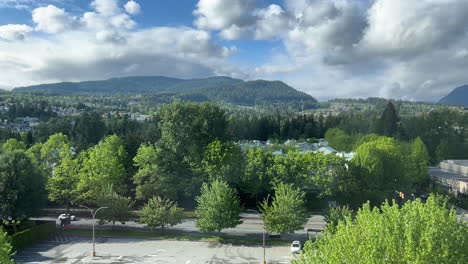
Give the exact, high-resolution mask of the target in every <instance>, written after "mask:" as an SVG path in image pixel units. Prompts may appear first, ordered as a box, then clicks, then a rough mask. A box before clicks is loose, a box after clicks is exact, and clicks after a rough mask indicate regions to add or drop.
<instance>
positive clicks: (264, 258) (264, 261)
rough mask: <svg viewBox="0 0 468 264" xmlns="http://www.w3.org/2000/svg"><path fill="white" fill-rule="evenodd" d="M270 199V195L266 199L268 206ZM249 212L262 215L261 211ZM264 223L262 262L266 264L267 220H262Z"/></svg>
mask: <svg viewBox="0 0 468 264" xmlns="http://www.w3.org/2000/svg"><path fill="white" fill-rule="evenodd" d="M269 199H270V194H268V196H267V199H266V203H267V204H268V200H269ZM249 211H253V212H255V213H257V214H259V215H261V213H260V212H259V211H257V210H253V209H249ZM262 221H263V262H262V263H263V264H266V257H265V255H266V254H265V252H266V250H265V235H266V226H265V220H263V219H262Z"/></svg>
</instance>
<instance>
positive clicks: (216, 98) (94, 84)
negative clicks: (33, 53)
mask: <svg viewBox="0 0 468 264" xmlns="http://www.w3.org/2000/svg"><path fill="white" fill-rule="evenodd" d="M13 92H15V93H34V94H44V95H57V96H68V95H116V94H125V95H137V94H145V98H149V99H151V98H153V99H154V100H155V101H168V100H172V99H174V98H180V99H182V100H186V101H196V102H205V101H211V102H218V103H230V104H235V105H241V106H255V105H270V104H287V105H295V106H300V107H301V108H305V109H309V108H314V107H315V106H316V104H317V100H316V99H315V98H314V97H312V96H311V95H309V94H306V93H304V92H300V91H297V90H295V89H294V88H292V87H290V86H288V85H287V84H285V83H284V82H281V81H265V80H256V81H243V80H240V79H234V78H230V77H223V76H220V77H210V78H201V79H177V78H170V77H164V76H134V77H122V78H111V79H108V80H102V81H85V82H61V83H52V84H40V85H34V86H27V87H18V88H15V89H13Z"/></svg>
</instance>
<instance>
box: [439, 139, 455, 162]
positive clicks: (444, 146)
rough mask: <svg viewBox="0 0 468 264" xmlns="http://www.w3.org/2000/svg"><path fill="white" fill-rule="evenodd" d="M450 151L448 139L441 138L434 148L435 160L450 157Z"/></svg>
mask: <svg viewBox="0 0 468 264" xmlns="http://www.w3.org/2000/svg"><path fill="white" fill-rule="evenodd" d="M451 152H452V151H451V149H450V146H449V141H448V140H447V139H442V140H441V141H440V143H439V145H437V148H436V150H435V156H436V161H437V162H441V161H443V160H446V159H450V158H452V155H451Z"/></svg>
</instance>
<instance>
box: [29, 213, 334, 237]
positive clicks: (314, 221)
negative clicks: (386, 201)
mask: <svg viewBox="0 0 468 264" xmlns="http://www.w3.org/2000/svg"><path fill="white" fill-rule="evenodd" d="M241 216H242V220H243V223H242V224H240V225H238V226H236V227H235V228H229V229H225V230H223V231H222V232H221V235H227V236H240V237H257V238H258V237H261V236H262V234H263V221H262V219H261V218H260V217H259V215H258V214H254V213H244V214H242V215H241ZM33 219H34V220H49V221H54V220H55V221H56V222H57V224H59V221H58V220H57V219H56V218H54V217H39V218H33ZM92 223H93V221H92V219H90V218H78V220H77V221H73V222H72V224H71V225H72V226H73V227H76V228H91V227H92ZM325 224H326V223H325V220H324V217H323V216H322V215H312V216H311V217H310V218H309V220H308V222H307V224H306V225H305V227H304V229H302V230H298V231H296V232H295V233H294V234H290V235H286V236H283V237H286V238H290V239H299V240H306V239H307V236H306V235H307V229H318V230H323V228H324V227H325ZM96 228H98V229H110V228H112V224H109V223H108V224H105V225H98V224H97V220H96ZM115 229H116V230H140V231H149V230H148V229H147V228H146V227H145V225H144V224H142V223H137V222H135V221H128V222H126V223H125V224H124V225H122V224H120V223H116V225H115ZM165 232H167V233H171V232H174V233H184V234H194V233H199V231H198V229H197V227H196V226H195V219H194V218H186V219H183V220H182V223H180V224H178V225H176V226H173V227H167V228H166V230H165ZM213 235H220V234H219V233H213Z"/></svg>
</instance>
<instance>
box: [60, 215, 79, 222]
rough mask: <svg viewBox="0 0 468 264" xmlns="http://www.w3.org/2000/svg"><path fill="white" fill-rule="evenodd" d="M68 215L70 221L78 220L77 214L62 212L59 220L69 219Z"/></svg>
mask: <svg viewBox="0 0 468 264" xmlns="http://www.w3.org/2000/svg"><path fill="white" fill-rule="evenodd" d="M68 217H70V221H76V216H74V215H70V214H61V215H59V217H58V220H62V219H67V218H68Z"/></svg>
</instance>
